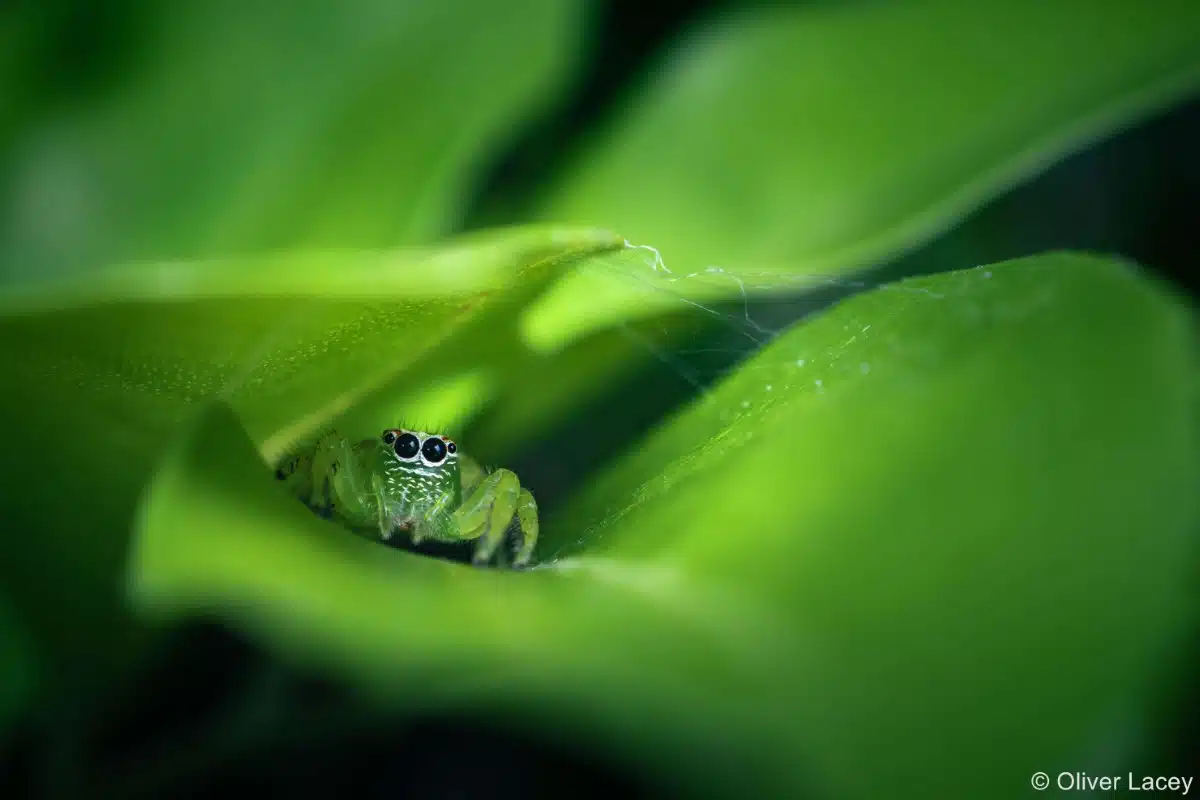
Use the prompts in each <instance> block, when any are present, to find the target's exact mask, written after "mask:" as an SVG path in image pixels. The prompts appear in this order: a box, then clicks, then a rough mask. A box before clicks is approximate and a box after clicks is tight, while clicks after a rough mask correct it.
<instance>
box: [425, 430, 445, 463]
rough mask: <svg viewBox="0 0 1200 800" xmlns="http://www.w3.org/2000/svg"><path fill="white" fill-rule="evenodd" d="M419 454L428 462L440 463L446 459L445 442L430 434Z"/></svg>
mask: <svg viewBox="0 0 1200 800" xmlns="http://www.w3.org/2000/svg"><path fill="white" fill-rule="evenodd" d="M421 455H423V456H425V460H426V461H428V462H429V463H430V464H440V463H442V462H443V461H445V460H446V443H445V442H443V441H442V440H441V439H438V438H437V437H435V436H430V437H429V438H428V439H426V440H425V444H424V445H423V446H422V447H421Z"/></svg>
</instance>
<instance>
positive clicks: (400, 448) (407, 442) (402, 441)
mask: <svg viewBox="0 0 1200 800" xmlns="http://www.w3.org/2000/svg"><path fill="white" fill-rule="evenodd" d="M395 447H396V455H398V456H400V457H401V458H413V457H415V456H416V455H417V453H419V452H421V440H420V439H418V438H417V437H416V436H413V435H412V434H411V433H402V434H400V435H399V436H397V437H396V445H395Z"/></svg>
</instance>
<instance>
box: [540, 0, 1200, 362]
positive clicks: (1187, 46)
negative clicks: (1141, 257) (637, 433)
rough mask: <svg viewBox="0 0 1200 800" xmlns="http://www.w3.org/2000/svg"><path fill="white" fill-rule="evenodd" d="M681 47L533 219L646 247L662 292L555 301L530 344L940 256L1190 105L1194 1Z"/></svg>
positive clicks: (747, 20)
mask: <svg viewBox="0 0 1200 800" xmlns="http://www.w3.org/2000/svg"><path fill="white" fill-rule="evenodd" d="M676 50H677V51H676V52H675V53H674V54H673V56H672V58H671V59H669V60H668V61H667V62H666V63H665V64H664V65H662V68H661V70H660V72H659V74H658V75H657V76H656V77H655V79H654V80H653V81H652V82H651V83H650V85H649V86H647V87H646V88H645V90H644V91H643V92H642V93H641V94H640V96H638V97H637V98H636V100H635V102H634V103H633V104H632V106H631V107H630V108H629V109H628V110H627V112H626V113H624V114H623V115H622V116H621V117H620V118H618V119H617V120H616V121H615V122H614V124H613V125H612V126H611V128H610V129H609V130H606V131H604V132H603V135H597V136H596V137H594V140H593V141H592V142H591V146H590V148H589V149H588V151H587V152H586V153H585V154H584V156H583V157H582V158H581V159H580V161H579V163H578V166H577V169H575V170H574V171H573V172H570V173H569V174H568V175H566V176H565V177H564V178H563V179H562V180H561V181H560V182H559V183H558V184H557V185H555V186H554V187H552V189H551V190H550V192H549V196H548V198H547V199H546V201H545V204H544V206H543V207H542V210H541V212H540V213H541V215H542V216H543V217H544V218H546V219H550V220H554V221H556V222H583V223H585V224H588V225H601V226H604V227H606V228H608V229H610V230H619V231H622V232H623V233H625V234H626V235H628V236H629V237H630V239H631V240H632V241H633V242H634V243H635V244H646V245H653V246H655V247H657V248H658V249H659V250H660V251H661V252H662V255H663V257H664V258H665V260H666V267H667V268H669V269H670V270H671V273H669V274H668V273H666V272H663V271H662V270H661V269H660V270H659V271H658V272H657V273H656V274H650V275H638V276H637V282H636V283H635V282H634V281H631V280H619V279H614V278H611V277H608V276H606V275H604V274H602V273H598V272H588V273H581V274H579V275H577V276H575V277H574V278H573V279H572V280H570V281H568V282H564V283H563V284H562V285H561V286H559V287H557V288H556V289H555V291H554V292H553V293H552V294H551V295H549V296H548V297H546V298H545V299H544V300H543V301H542V302H541V303H539V305H538V306H537V307H536V308H535V309H534V310H532V311H531V314H530V317H529V319H528V320H527V321H526V335H527V337H528V338H529V341H530V342H531V343H532V344H533V345H535V346H536V347H539V348H541V349H555V348H558V347H561V346H563V345H564V344H566V343H567V342H569V341H571V340H572V339H574V338H576V337H578V336H580V335H582V334H583V333H586V332H587V331H590V330H593V329H594V328H596V327H599V326H604V325H608V324H611V323H613V322H614V321H616V320H623V319H628V318H629V317H630V314H631V310H632V309H634V308H637V309H640V311H641V313H643V314H649V313H652V312H654V311H658V310H661V309H664V308H670V307H672V306H673V305H675V304H676V303H677V302H678V300H677V298H676V295H678V294H679V293H684V294H686V296H687V297H688V298H689V299H690V300H692V301H708V300H712V299H714V298H718V297H734V298H736V297H738V296H739V293H740V292H747V291H749V292H757V293H788V292H794V291H795V290H796V289H797V288H803V286H802V284H798V283H797V282H796V278H797V276H810V275H817V274H825V275H831V274H838V273H842V272H845V271H847V270H851V269H860V268H863V267H866V266H870V265H872V264H874V263H877V262H879V261H881V260H883V259H885V258H887V257H888V256H891V255H893V254H895V253H896V252H897V251H899V250H903V249H905V248H907V247H911V246H913V245H915V244H918V243H920V242H922V241H924V240H927V239H929V238H930V237H932V236H933V235H934V234H936V233H938V232H941V231H943V230H945V229H946V228H948V227H949V226H950V225H951V224H952V223H953V222H954V221H955V220H956V219H958V218H960V217H962V216H963V215H964V214H966V213H967V212H969V211H971V210H973V209H974V208H976V207H977V206H979V205H980V204H982V203H983V202H984V201H986V200H987V199H988V198H990V197H993V196H995V195H996V194H999V193H1001V192H1003V191H1004V190H1006V189H1007V188H1009V187H1011V186H1012V185H1013V184H1015V183H1018V182H1020V181H1022V180H1024V179H1026V178H1028V177H1029V176H1031V175H1032V174H1034V173H1035V172H1037V171H1039V170H1041V169H1043V168H1044V167H1045V166H1046V165H1048V164H1050V163H1052V162H1053V161H1055V160H1056V159H1058V158H1061V157H1062V156H1063V155H1064V154H1066V153H1068V152H1071V151H1073V150H1077V149H1079V148H1081V147H1083V146H1085V145H1087V144H1088V143H1090V142H1091V141H1093V140H1095V139H1096V138H1097V137H1101V136H1104V135H1106V134H1109V133H1111V132H1112V131H1113V130H1115V129H1117V128H1120V127H1123V126H1126V125H1129V124H1131V123H1134V122H1136V121H1139V120H1142V119H1145V118H1146V117H1147V116H1149V115H1150V114H1152V113H1154V112H1156V111H1158V110H1159V109H1161V108H1164V107H1166V106H1168V105H1170V104H1171V103H1173V102H1176V101H1179V100H1181V99H1183V98H1185V97H1188V96H1191V95H1192V94H1193V93H1194V91H1195V89H1196V87H1197V85H1198V84H1200V3H1195V2H1192V0H1164V2H1158V3H1154V4H1151V5H1147V4H1145V3H1140V2H1135V1H1134V0H1106V1H1105V2H1100V3H1098V2H1095V0H1017V2H1011V1H1010V0H985V2H976V3H971V4H963V3H960V2H955V1H954V0H917V2H905V3H849V4H844V5H841V6H837V7H821V8H812V7H807V6H802V7H790V8H771V9H757V10H754V11H751V12H747V13H741V14H736V15H732V16H730V17H728V18H721V19H720V20H718V21H713V22H712V23H710V24H708V25H706V26H705V27H702V28H700V29H699V30H698V31H696V32H695V33H694V35H693V36H691V37H690V38H688V39H687V40H685V41H684V42H683V43H682V44H680V45H679V46H678V47H677V48H676ZM711 268H716V269H717V270H719V271H716V272H709V271H708V270H710V269H711ZM693 273H695V275H693ZM684 276H689V277H688V278H684Z"/></svg>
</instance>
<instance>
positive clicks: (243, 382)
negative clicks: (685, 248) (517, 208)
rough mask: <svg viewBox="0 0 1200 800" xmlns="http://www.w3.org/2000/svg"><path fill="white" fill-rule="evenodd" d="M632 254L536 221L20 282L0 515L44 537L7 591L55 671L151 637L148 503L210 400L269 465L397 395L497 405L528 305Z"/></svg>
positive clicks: (75, 668) (117, 657) (13, 571)
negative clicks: (567, 276)
mask: <svg viewBox="0 0 1200 800" xmlns="http://www.w3.org/2000/svg"><path fill="white" fill-rule="evenodd" d="M620 248H621V240H620V239H619V238H616V237H613V236H612V235H611V234H607V233H604V232H601V231H586V230H575V231H572V230H569V229H556V228H547V229H539V228H524V229H518V230H508V231H494V232H488V233H484V234H477V235H473V236H470V237H464V238H462V239H459V240H456V241H454V242H450V243H447V244H445V245H442V246H440V247H436V248H410V249H405V250H390V251H378V252H372V253H361V252H357V253H336V252H335V253H324V254H316V255H310V256H296V255H293V256H287V257H277V258H272V259H243V260H236V261H227V262H199V263H197V262H179V263H158V264H140V265H133V266H129V267H119V268H110V269H106V270H98V271H92V272H89V273H87V274H85V275H79V276H74V277H72V278H69V279H64V280H62V281H54V282H51V281H45V280H42V281H35V282H30V283H27V284H23V285H20V286H9V287H7V288H6V289H5V290H4V291H3V292H0V361H3V363H4V364H5V365H6V366H5V369H6V379H5V391H4V392H3V393H2V395H0V413H2V414H3V416H4V418H5V419H7V420H9V421H10V425H9V430H8V432H7V434H6V439H5V447H4V450H3V453H0V481H3V483H4V485H5V486H8V487H11V491H6V492H5V493H4V496H3V499H2V501H0V519H3V520H4V521H5V525H6V527H8V526H12V529H14V530H22V531H28V532H29V533H28V535H26V536H25V537H24V538H23V541H22V546H21V548H19V549H18V550H16V551H13V552H10V556H9V557H7V558H5V559H3V561H2V562H0V581H2V583H3V585H4V586H5V587H6V589H8V590H9V591H10V592H11V593H12V596H13V598H14V602H17V603H18V604H19V606H26V607H27V608H24V607H23V608H22V610H23V611H24V612H26V617H27V618H28V619H30V620H32V621H35V622H36V623H37V624H38V625H39V626H41V629H40V630H38V631H36V632H35V633H36V634H37V636H38V638H39V640H43V639H44V640H46V641H48V642H49V643H50V644H49V647H50V648H52V649H54V651H55V652H57V653H60V654H61V653H64V652H67V653H70V654H71V659H70V663H69V664H59V666H68V667H69V669H68V672H69V674H70V675H73V676H88V673H89V671H88V670H81V669H80V668H79V664H80V663H83V662H84V661H87V660H89V659H96V660H99V661H101V662H106V663H107V662H110V661H115V662H120V661H121V660H122V659H124V658H126V657H127V655H128V651H130V649H131V648H133V647H135V645H136V641H135V640H136V639H137V635H136V632H135V631H133V630H132V629H130V628H129V626H128V625H127V624H126V623H125V619H126V611H125V609H124V608H123V600H122V598H121V596H120V594H121V593H120V585H119V582H118V580H117V576H118V575H119V573H120V569H121V565H122V563H123V559H124V557H125V548H126V543H127V538H128V533H129V529H130V524H131V520H132V517H133V511H134V508H135V507H136V503H137V498H138V496H139V494H140V493H141V491H142V489H143V488H144V486H145V483H146V481H147V480H148V478H149V476H150V475H151V473H152V470H153V467H154V464H155V463H156V461H157V460H158V459H159V458H160V457H161V455H162V453H163V452H164V451H165V450H166V449H167V448H168V447H169V446H170V445H171V444H172V443H173V442H174V441H175V440H176V439H178V437H179V436H180V434H181V432H182V431H183V430H186V428H187V426H188V425H189V424H190V420H191V419H192V417H193V416H194V415H195V414H196V413H197V412H198V411H199V410H201V409H203V408H204V407H205V406H206V404H207V403H209V402H211V401H213V400H214V399H217V398H220V399H221V400H223V401H224V402H226V403H228V404H229V405H230V406H231V407H232V408H234V409H235V410H236V412H237V414H238V416H239V419H240V421H241V424H243V425H244V426H245V427H246V429H247V430H248V431H249V432H250V435H251V436H252V437H253V439H254V443H255V445H256V447H258V448H259V449H260V450H261V452H262V454H263V456H264V457H266V458H271V457H273V456H275V455H277V454H278V453H279V452H280V451H281V450H282V449H283V448H285V447H287V446H288V445H289V444H291V443H292V442H293V441H294V440H295V439H297V438H300V437H302V436H304V435H305V434H306V433H308V432H310V431H311V430H313V429H314V428H315V427H317V426H320V425H323V424H327V423H330V422H334V421H337V422H339V424H340V423H343V422H344V423H346V424H347V425H348V426H349V427H350V430H349V431H348V433H355V432H358V430H359V429H358V428H357V427H355V426H356V425H369V426H372V427H374V426H377V425H380V424H383V425H384V426H386V425H387V424H389V423H391V422H394V420H395V417H394V416H393V414H394V412H395V409H396V407H397V404H399V407H400V408H404V409H408V410H416V409H420V408H430V404H433V407H434V408H435V409H436V408H437V404H439V403H443V402H446V400H445V397H446V396H447V395H448V396H449V397H451V398H454V397H461V396H462V395H463V393H464V392H466V393H468V394H469V395H470V396H472V399H473V400H474V401H475V402H484V401H486V399H487V397H488V396H489V392H491V391H494V390H495V385H497V384H498V383H499V382H500V381H502V379H503V376H504V374H505V367H506V365H509V364H510V363H511V362H513V361H516V360H518V359H519V358H521V357H522V354H523V349H522V347H521V344H520V342H519V340H518V339H517V337H516V335H515V327H516V326H515V321H514V317H515V315H516V314H517V313H519V311H520V309H521V308H522V307H523V306H524V305H525V304H527V303H528V301H529V299H530V298H532V297H533V296H535V295H536V294H537V293H538V292H540V291H542V290H543V289H544V288H545V286H546V285H547V283H548V282H549V281H551V280H553V279H554V278H555V277H556V276H558V275H559V274H560V273H561V272H562V270H563V269H565V268H566V266H567V265H568V264H570V263H572V262H573V261H574V260H577V259H580V258H583V257H585V256H587V255H589V254H593V253H599V252H607V251H610V250H613V249H620ZM472 342H473V343H475V344H474V345H469V343H472ZM480 347H482V348H483V349H484V351H483V354H482V355H480V352H479V348H480ZM414 372H415V374H416V376H417V377H416V378H415V379H412V380H409V381H406V382H401V383H397V376H399V375H402V374H409V375H411V374H413V373H414ZM351 408H353V409H354V410H355V413H356V414H358V415H359V418H358V421H357V422H356V421H355V420H354V419H350V418H348V417H346V416H345V415H344V412H346V411H348V410H349V409H351ZM371 408H375V409H376V414H377V415H376V416H374V417H372V416H366V417H363V416H362V414H363V413H364V411H366V410H369V409H371ZM368 430H370V429H368ZM48 576H54V579H53V580H49V579H48ZM124 636H129V637H131V638H130V639H129V640H126V639H125V638H123V637H124Z"/></svg>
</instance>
